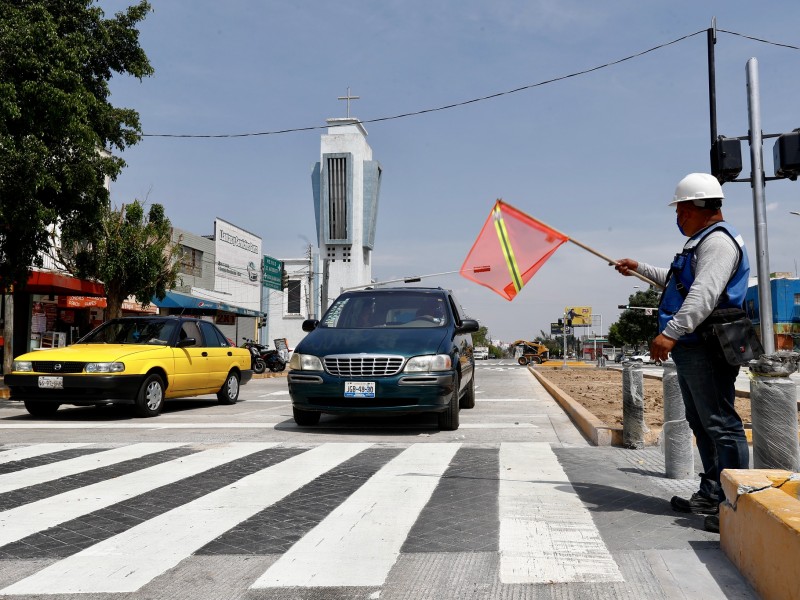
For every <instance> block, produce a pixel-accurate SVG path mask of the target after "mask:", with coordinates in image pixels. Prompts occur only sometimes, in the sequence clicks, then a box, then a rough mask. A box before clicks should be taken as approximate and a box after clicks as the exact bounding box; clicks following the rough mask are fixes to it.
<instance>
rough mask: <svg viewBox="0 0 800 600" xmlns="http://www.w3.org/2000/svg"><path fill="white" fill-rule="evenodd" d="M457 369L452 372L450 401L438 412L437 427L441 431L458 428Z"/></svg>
mask: <svg viewBox="0 0 800 600" xmlns="http://www.w3.org/2000/svg"><path fill="white" fill-rule="evenodd" d="M459 383H460V382H459V378H458V371H456V372H455V373H454V374H453V394H452V395H451V396H450V402H448V404H447V409H446V410H445V411H444V412H440V413H439V415H438V417H439V429H441V430H442V431H455V430H456V429H458V424H459V423H458V409H459V406H458V388H459V387H460V385H459Z"/></svg>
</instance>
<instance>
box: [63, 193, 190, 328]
mask: <svg viewBox="0 0 800 600" xmlns="http://www.w3.org/2000/svg"><path fill="white" fill-rule="evenodd" d="M86 236H87V232H86V231H84V230H83V229H82V228H79V227H78V228H76V227H75V225H74V224H71V225H69V226H67V227H65V228H64V229H63V230H62V231H61V246H60V250H58V259H59V260H60V262H61V263H62V264H63V265H64V266H65V267H66V268H67V270H69V271H70V272H72V273H75V274H76V275H78V276H79V277H90V278H93V279H99V280H100V281H102V282H103V283H104V284H105V288H106V299H107V301H108V316H109V318H114V317H119V316H120V315H121V314H122V302H123V301H124V300H125V298H127V297H128V296H135V297H136V301H137V302H139V303H140V304H142V306H147V305H148V304H150V301H151V299H152V297H153V296H156V297H157V298H159V299H160V298H164V297H165V296H166V294H167V291H168V290H169V289H170V288H172V287H175V284H176V283H177V281H178V270H179V268H180V265H179V263H178V261H177V260H176V259H177V257H178V252H179V248H180V246H179V245H178V244H174V243H173V242H172V224H171V223H170V221H169V219H168V218H167V217H166V215H165V214H164V207H163V206H161V205H160V204H153V205H152V206H151V207H150V211H149V213H148V216H147V218H145V215H144V207H143V205H142V204H141V203H140V202H139V201H138V200H136V201H134V202H133V203H132V204H128V205H127V206H125V205H123V206H122V207H121V208H120V209H118V210H112V209H107V210H105V211H104V212H103V215H102V218H101V222H100V229H99V230H98V232H97V235H92V236H91V237H90V238H89V241H88V243H87V240H86Z"/></svg>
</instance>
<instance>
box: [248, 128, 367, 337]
mask: <svg viewBox="0 0 800 600" xmlns="http://www.w3.org/2000/svg"><path fill="white" fill-rule="evenodd" d="M327 123H328V130H327V133H325V134H324V135H323V136H322V139H321V142H320V161H319V162H318V163H316V164H315V165H314V169H313V171H312V174H311V186H312V190H313V194H314V217H315V221H316V227H317V245H318V247H319V255H313V254H312V252H311V249H310V248H309V253H308V256H306V257H304V258H283V259H280V260H282V261H283V263H284V269H285V271H286V273H287V275H288V278H289V286H288V287H287V288H286V289H285V290H282V291H280V292H278V291H275V290H265V295H264V311H265V312H266V313H267V315H268V317H267V324H266V331H263V330H262V333H263V334H264V339H262V341H264V342H267V343H269V344H270V345H271V344H273V343H274V340H275V339H282V338H285V339H286V340H287V343H288V346H289V348H294V347H295V346H296V345H297V343H298V342H299V341H300V340H301V339H303V337H304V336H305V332H304V331H303V330H302V323H303V321H304V320H305V319H308V318H317V319H318V318H320V316H321V315H322V314H323V313H324V312H325V310H326V309H327V308H328V306H329V305H330V303H331V302H332V301H333V300H334V299H336V297H337V296H338V295H339V294H340V293H341V292H342V290H344V289H347V288H351V287H356V286H365V285H369V284H370V283H371V281H372V251H373V248H374V246H375V225H376V222H377V218H378V199H379V196H380V186H381V174H382V168H381V165H380V164H379V163H378V162H377V161H375V160H373V159H372V148H370V146H369V144H368V143H367V130H366V129H365V128H364V126H363V125H362V124H361V122H360V121H359V120H358V119H355V118H350V117H347V118H337V119H328V120H327Z"/></svg>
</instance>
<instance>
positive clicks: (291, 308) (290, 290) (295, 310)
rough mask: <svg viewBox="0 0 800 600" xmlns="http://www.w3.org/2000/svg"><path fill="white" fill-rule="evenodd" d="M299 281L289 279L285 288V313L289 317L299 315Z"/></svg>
mask: <svg viewBox="0 0 800 600" xmlns="http://www.w3.org/2000/svg"><path fill="white" fill-rule="evenodd" d="M301 283H302V282H301V281H300V280H299V279H290V280H289V286H288V287H287V288H286V298H287V300H286V312H287V313H289V314H291V315H299V314H300V292H301V291H302V286H301Z"/></svg>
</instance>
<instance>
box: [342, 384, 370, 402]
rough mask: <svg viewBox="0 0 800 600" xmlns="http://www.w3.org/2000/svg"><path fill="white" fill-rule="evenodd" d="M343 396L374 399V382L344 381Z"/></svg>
mask: <svg viewBox="0 0 800 600" xmlns="http://www.w3.org/2000/svg"><path fill="white" fill-rule="evenodd" d="M344 396H345V398H374V397H375V382H374V381H345V382H344Z"/></svg>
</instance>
